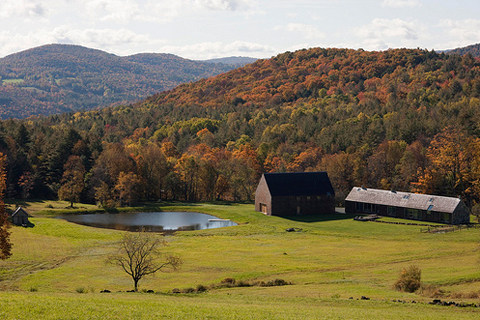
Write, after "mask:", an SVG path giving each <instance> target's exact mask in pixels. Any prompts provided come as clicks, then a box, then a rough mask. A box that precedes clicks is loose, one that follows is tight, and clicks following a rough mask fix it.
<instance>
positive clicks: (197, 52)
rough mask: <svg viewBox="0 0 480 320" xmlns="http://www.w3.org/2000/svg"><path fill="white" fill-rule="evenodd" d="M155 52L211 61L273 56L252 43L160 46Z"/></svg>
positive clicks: (272, 51) (260, 45) (269, 49)
mask: <svg viewBox="0 0 480 320" xmlns="http://www.w3.org/2000/svg"><path fill="white" fill-rule="evenodd" d="M157 52H168V53H173V54H176V55H179V56H181V57H184V58H189V59H197V60H201V59H211V58H218V57H226V56H250V57H265V56H269V55H273V54H274V53H275V52H277V50H275V49H274V48H272V47H270V46H267V45H263V44H259V43H253V42H245V41H234V42H231V43H224V42H202V43H196V44H191V45H185V46H168V45H167V46H161V47H160V48H159V50H157Z"/></svg>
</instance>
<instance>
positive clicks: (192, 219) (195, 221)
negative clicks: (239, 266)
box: [58, 212, 237, 232]
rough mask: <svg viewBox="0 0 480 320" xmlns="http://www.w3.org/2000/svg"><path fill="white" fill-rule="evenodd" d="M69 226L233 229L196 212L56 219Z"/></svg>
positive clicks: (169, 229) (232, 224)
mask: <svg viewBox="0 0 480 320" xmlns="http://www.w3.org/2000/svg"><path fill="white" fill-rule="evenodd" d="M58 218H60V219H65V220H67V221H70V222H74V223H78V224H83V225H86V226H91V227H98V228H109V229H117V230H128V231H139V230H145V231H150V232H164V231H165V232H171V231H184V230H201V229H213V228H222V227H230V226H236V225H237V224H236V223H235V222H233V221H231V220H224V219H219V218H217V217H215V216H211V215H209V214H204V213H197V212H137V213H96V214H81V215H65V216H59V217H58Z"/></svg>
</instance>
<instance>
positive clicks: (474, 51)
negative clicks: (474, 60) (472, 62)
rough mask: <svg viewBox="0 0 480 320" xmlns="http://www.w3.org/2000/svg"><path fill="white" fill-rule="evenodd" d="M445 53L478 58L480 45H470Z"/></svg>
mask: <svg viewBox="0 0 480 320" xmlns="http://www.w3.org/2000/svg"><path fill="white" fill-rule="evenodd" d="M445 53H447V54H458V55H461V56H463V55H465V54H471V55H472V57H480V43H477V44H472V45H470V46H466V47H462V48H456V49H452V50H446V51H445Z"/></svg>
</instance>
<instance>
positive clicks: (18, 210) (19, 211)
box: [12, 207, 28, 217]
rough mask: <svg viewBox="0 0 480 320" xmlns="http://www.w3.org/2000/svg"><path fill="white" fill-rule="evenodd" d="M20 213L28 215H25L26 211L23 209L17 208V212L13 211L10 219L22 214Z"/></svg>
mask: <svg viewBox="0 0 480 320" xmlns="http://www.w3.org/2000/svg"><path fill="white" fill-rule="evenodd" d="M22 213H23V214H25V215H27V216H28V213H27V211H25V209H23V208H22V207H18V208H17V210H15V211H14V212H13V213H12V217H13V216H15V215H17V214H22Z"/></svg>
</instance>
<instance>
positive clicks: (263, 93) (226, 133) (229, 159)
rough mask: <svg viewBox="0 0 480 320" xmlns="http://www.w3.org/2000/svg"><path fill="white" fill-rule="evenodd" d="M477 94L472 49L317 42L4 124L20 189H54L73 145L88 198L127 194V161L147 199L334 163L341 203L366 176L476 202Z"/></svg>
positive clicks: (246, 189)
mask: <svg viewBox="0 0 480 320" xmlns="http://www.w3.org/2000/svg"><path fill="white" fill-rule="evenodd" d="M479 106H480V62H479V60H477V59H474V58H472V57H471V56H468V55H467V56H459V55H447V54H443V53H442V54H440V53H436V52H434V51H426V50H410V49H398V50H387V51H382V52H368V51H363V50H349V49H321V48H316V49H310V50H300V51H297V52H293V53H292V52H286V53H284V54H280V55H278V56H276V57H274V58H272V59H268V60H258V61H256V62H255V63H253V64H249V65H246V66H245V67H243V68H240V69H236V70H232V71H230V72H227V73H224V74H220V75H217V76H215V77H211V78H208V79H202V80H199V81H197V82H195V83H189V84H183V85H180V86H178V87H176V88H175V89H172V90H170V91H166V92H162V93H160V94H156V95H154V96H152V97H150V98H148V99H146V100H144V101H142V102H138V103H135V104H132V105H125V106H118V107H109V108H104V109H101V110H93V111H88V112H82V113H80V112H78V113H76V114H62V115H55V116H51V117H48V118H41V119H38V120H37V121H34V122H29V121H28V122H27V121H24V122H21V121H9V122H5V123H4V126H3V136H0V151H2V152H4V153H5V154H7V155H8V157H9V163H8V167H7V172H8V173H9V175H8V190H9V194H11V195H19V194H22V195H23V194H25V193H26V192H27V191H28V193H29V194H32V195H37V196H38V197H41V196H42V195H44V194H47V195H49V196H56V192H57V190H58V186H59V184H61V183H62V181H64V180H62V176H63V173H64V165H65V163H66V161H67V159H69V157H70V156H72V155H74V156H77V157H80V158H81V159H83V166H84V168H85V170H86V171H87V172H88V175H87V176H88V179H89V181H88V185H87V187H86V190H85V191H84V194H83V195H82V196H83V199H84V200H85V201H90V202H93V201H95V200H98V199H96V198H95V197H98V194H97V193H96V191H95V190H100V189H98V188H99V187H100V186H103V188H104V191H105V195H107V196H108V197H116V194H117V193H116V191H115V190H116V189H115V188H118V183H119V179H120V178H122V179H123V180H125V179H126V178H125V176H124V175H125V172H130V173H131V174H133V175H132V176H130V178H131V179H133V180H134V181H137V183H139V184H141V187H139V188H138V189H137V190H143V191H142V192H140V193H139V194H138V195H137V196H138V197H139V199H158V198H160V197H162V198H172V199H185V200H189V201H195V200H199V199H201V200H213V199H226V200H251V199H252V197H253V194H254V191H255V187H256V184H257V183H258V178H259V177H260V175H261V174H262V173H263V172H274V171H294V172H300V171H315V170H316V171H319V170H326V171H328V174H329V176H330V178H331V179H332V182H333V184H334V187H335V190H336V194H337V197H338V199H339V200H340V201H342V200H343V199H342V198H344V195H345V194H346V193H347V192H348V191H349V190H350V189H351V188H352V187H353V186H355V185H357V186H358V185H364V186H368V187H371V188H381V189H395V190H404V191H418V192H422V193H430V194H441V195H449V196H459V195H460V196H461V197H462V198H463V199H464V200H465V201H466V202H467V203H468V205H475V204H476V203H480V188H478V187H477V186H479V185H480V152H477V150H480V138H479V137H480V108H479ZM448 148H451V149H448ZM52 150H55V151H54V152H52ZM147 159H149V160H147ZM76 161H78V159H77V160H76ZM145 161H147V162H150V161H152V162H155V161H157V163H156V164H155V166H156V167H155V169H152V168H153V167H151V166H153V164H152V163H146V162H145ZM117 162H119V163H118V168H117V167H114V168H111V169H108V167H109V166H110V165H111V164H112V163H117ZM115 166H117V165H115ZM80 167H81V166H80ZM148 168H150V169H148ZM152 172H155V174H153V173H152ZM120 173H122V175H120ZM135 177H142V179H139V180H137V179H136V178H135ZM134 178H135V179H134ZM25 179H27V181H31V180H32V179H33V182H34V184H33V187H32V189H31V190H30V189H25V188H26V187H30V186H31V184H26V182H25ZM29 179H30V180H29ZM105 181H107V182H106V184H101V183H100V182H105ZM162 190H164V191H165V192H164V193H162Z"/></svg>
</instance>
